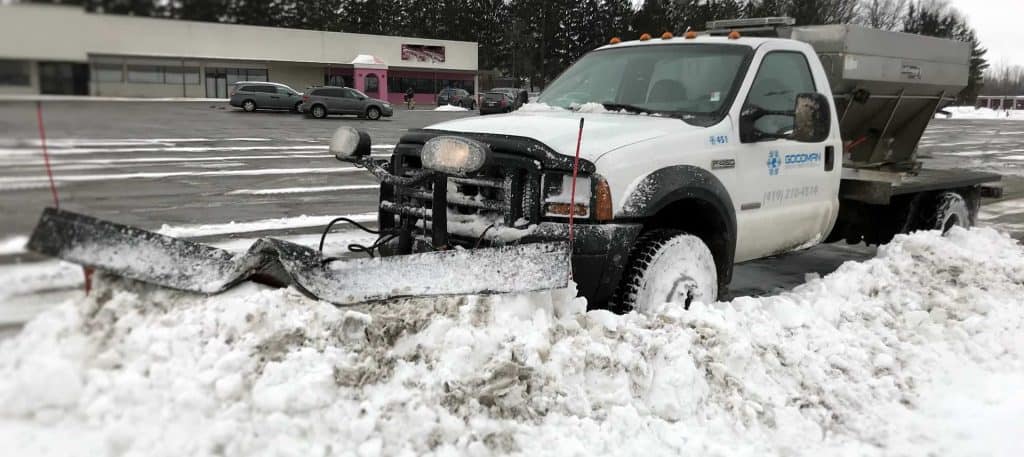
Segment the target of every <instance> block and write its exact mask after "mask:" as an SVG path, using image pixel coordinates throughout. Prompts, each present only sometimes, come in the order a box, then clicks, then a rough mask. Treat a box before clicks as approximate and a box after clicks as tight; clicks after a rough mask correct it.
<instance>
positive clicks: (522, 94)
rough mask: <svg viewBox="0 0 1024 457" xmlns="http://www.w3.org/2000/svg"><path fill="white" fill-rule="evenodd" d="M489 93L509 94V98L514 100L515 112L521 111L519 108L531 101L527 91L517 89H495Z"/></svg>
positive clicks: (513, 107)
mask: <svg viewBox="0 0 1024 457" xmlns="http://www.w3.org/2000/svg"><path fill="white" fill-rule="evenodd" d="M488 92H503V93H505V94H508V96H509V98H511V99H512V109H513V110H517V109H519V107H521V106H523V105H525V104H526V103H527V102H529V101H530V96H529V95H528V94H527V92H526V89H517V88H515V87H495V88H494V89H491V90H489V91H488Z"/></svg>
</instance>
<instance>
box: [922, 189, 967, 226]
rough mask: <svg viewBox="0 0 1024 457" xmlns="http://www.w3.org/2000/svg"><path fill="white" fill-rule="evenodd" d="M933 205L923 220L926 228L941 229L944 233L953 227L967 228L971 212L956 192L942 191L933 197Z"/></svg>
mask: <svg viewBox="0 0 1024 457" xmlns="http://www.w3.org/2000/svg"><path fill="white" fill-rule="evenodd" d="M934 201H935V206H934V210H933V211H932V212H931V214H929V215H928V218H927V219H926V220H925V223H924V228H925V229H927V230H942V233H946V232H948V231H949V229H951V228H953V227H963V228H969V227H970V226H971V212H970V209H968V207H967V200H966V199H964V197H963V196H961V195H960V194H958V193H956V192H943V193H941V194H939V195H937V196H936V197H935V200H934Z"/></svg>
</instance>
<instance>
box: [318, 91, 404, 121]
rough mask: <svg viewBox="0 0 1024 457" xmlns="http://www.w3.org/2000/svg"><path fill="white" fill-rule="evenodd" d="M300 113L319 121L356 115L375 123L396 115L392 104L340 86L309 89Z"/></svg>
mask: <svg viewBox="0 0 1024 457" xmlns="http://www.w3.org/2000/svg"><path fill="white" fill-rule="evenodd" d="M299 111H302V112H304V113H307V114H309V115H310V116H312V117H315V118H317V119H323V118H325V117H327V115H329V114H355V115H357V116H360V117H365V118H367V119H370V120H374V121H375V120H377V119H380V118H381V117H391V116H392V115H394V113H395V112H394V109H393V108H392V107H391V103H388V102H386V101H384V100H379V99H376V98H370V97H369V96H367V95H366V94H364V93H362V92H359V91H358V90H355V89H353V88H351V87H340V86H323V87H315V88H310V89H307V90H306V94H305V95H303V96H302V105H301V106H300V107H299Z"/></svg>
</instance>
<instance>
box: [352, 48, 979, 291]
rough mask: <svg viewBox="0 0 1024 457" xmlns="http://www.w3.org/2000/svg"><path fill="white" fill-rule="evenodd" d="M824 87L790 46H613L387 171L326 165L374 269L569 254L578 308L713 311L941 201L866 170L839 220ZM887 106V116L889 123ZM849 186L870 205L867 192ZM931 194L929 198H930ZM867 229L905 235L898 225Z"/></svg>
mask: <svg viewBox="0 0 1024 457" xmlns="http://www.w3.org/2000/svg"><path fill="white" fill-rule="evenodd" d="M828 32H830V33H831V32H832V31H831V30H829V31H828ZM885 33H888V32H885ZM900 35H902V34H900ZM842 38H843V39H845V35H844V36H843V37H842ZM833 41H834V40H833ZM943 41H945V40H943ZM965 61H966V56H965ZM965 63H966V62H965ZM830 70H831V71H833V73H828V71H827V70H826V68H824V67H823V65H822V58H821V57H819V53H817V52H816V50H815V48H814V47H812V45H810V44H808V43H807V42H805V41H800V40H795V39H790V38H772V37H744V36H741V35H740V34H739V33H735V32H733V33H729V34H728V35H727V36H714V35H710V34H702V35H697V34H692V33H688V34H687V35H686V36H684V37H672V36H670V35H668V34H666V35H665V36H662V37H661V38H651V37H650V36H648V35H644V36H643V37H641V38H640V39H639V40H636V41H630V42H618V40H613V41H612V43H610V44H608V45H606V46H603V47H601V48H598V49H596V50H594V51H592V52H590V53H588V54H587V55H585V56H584V57H582V58H581V59H580V60H579V61H577V62H576V63H575V64H573V65H572V66H571V67H569V68H568V69H567V70H566V71H565V72H564V73H563V74H562V75H561V76H559V77H558V78H557V79H556V80H555V81H553V82H552V83H551V84H550V85H549V86H548V88H547V89H546V90H545V91H544V92H543V93H542V94H541V95H540V97H539V98H538V99H537V100H536V102H535V103H531V104H528V105H525V106H524V107H523V108H522V109H520V110H518V111H516V112H514V113H511V114H507V115H500V116H488V117H476V118H462V119H457V120H453V121H448V122H442V123H439V124H435V125H432V126H429V127H427V128H425V129H421V130H414V131H410V132H409V133H407V134H406V135H404V136H403V137H402V139H401V140H400V141H399V144H398V145H397V146H396V147H395V150H394V153H393V155H392V157H391V159H390V162H388V163H383V164H375V163H374V162H373V161H372V160H371V159H369V158H368V156H366V157H363V158H360V159H353V157H342V156H339V158H340V159H343V160H349V161H356V162H357V163H360V164H362V165H365V166H367V167H368V168H371V169H372V171H374V173H375V174H376V175H377V176H378V177H380V178H381V181H382V187H381V193H380V195H381V201H380V212H379V222H380V230H381V233H382V235H386V236H389V237H390V238H389V240H388V243H386V245H385V246H384V247H383V248H382V251H383V252H384V253H385V254H386V255H402V254H411V253H417V252H424V251H432V250H445V249H456V248H465V249H473V248H478V247H482V246H500V245H508V244H519V243H531V242H547V241H557V240H565V239H572V240H573V246H572V259H573V261H572V263H573V265H572V271H573V279H574V280H575V281H576V283H577V285H578V290H579V292H580V293H581V294H582V295H584V296H586V297H587V298H588V300H589V303H590V305H591V306H595V307H610V308H612V309H616V310H620V311H628V310H633V309H636V310H643V309H644V307H646V306H650V305H652V304H658V303H664V302H680V303H683V304H685V305H687V306H688V305H689V304H690V303H691V302H692V301H694V300H697V301H703V302H710V301H714V300H715V299H716V298H717V296H718V294H719V292H720V291H721V290H723V289H724V288H725V287H726V286H727V285H728V283H729V281H730V279H731V275H732V269H733V264H734V263H737V262H743V261H747V260H752V259H758V258H762V257H766V256H771V255H776V254H781V253H785V252H789V251H793V250H797V249H803V248H809V247H811V246H814V245H816V244H819V243H821V242H824V241H826V240H827V239H828V240H830V241H832V240H835V239H836V237H837V235H836V233H839V236H840V238H847V239H848V240H850V241H851V242H860V241H861V240H869V237H867V236H864V237H861V236H860V235H858V234H857V233H859V232H857V233H855V232H856V230H853V229H851V228H850V227H854V226H856V225H857V224H863V220H864V219H865V218H867V219H870V218H872V217H873V214H874V213H873V211H883V212H887V213H893V212H901V211H902V212H904V213H906V212H907V209H906V206H907V205H909V204H910V202H911V201H912V200H915V197H916V200H917V203H920V204H922V205H924V203H922V202H925V201H926V200H927V202H929V204H930V202H932V201H933V200H934V199H935V198H939V199H942V198H945V197H943V196H942V195H944V194H942V195H940V194H935V195H933V194H932V193H929V194H927V199H925V198H924V197H923V196H924V195H925V194H924V193H923V192H920V191H919V192H918V194H916V195H911V196H908V197H907V198H903V197H900V196H897V195H895V194H897V193H899V192H898V189H900V188H901V187H900V185H899V183H900V182H903V181H902V180H904V179H909V180H912V179H913V176H909V175H906V174H905V173H904V174H902V175H901V174H898V173H895V172H893V171H891V170H888V169H882V168H880V167H881V166H878V167H876V168H877V169H876V170H873V171H874V172H876V173H882V174H884V175H885V179H874V178H863V177H862V178H861V181H860V184H864V183H868V184H877V183H881V184H880V185H885V186H888V187H887V188H888V189H889V191H890V193H892V194H893V195H891V196H888V197H886V198H884V199H882V200H879V201H868V200H870V199H863V198H861V199H860V200H861V201H855V200H857V197H854V200H851V202H852V203H851V204H850V205H849V206H850V207H851V208H852V209H851V210H849V211H846V206H845V205H846V203H845V201H844V199H843V197H842V195H843V187H844V185H843V182H844V178H843V173H844V171H843V170H844V166H843V165H844V164H843V158H844V135H843V133H842V132H843V128H841V125H840V121H841V119H842V118H843V116H845V115H846V114H848V112H849V111H851V109H850V108H849V105H846V106H847V109H846V110H845V111H844V112H843V113H839V112H838V111H837V106H841V104H840V103H837V100H836V99H834V98H833V97H834V95H835V94H834V90H833V87H832V85H831V82H830V76H833V75H834V70H835V69H834V68H831V69H830ZM833 79H834V78H833ZM964 82H966V81H964ZM928 90H930V89H928ZM900 94H901V95H900V98H899V99H897V100H896V102H895V103H887V104H885V106H888V107H891V108H892V110H893V111H892V113H893V114H892V117H896V111H898V109H899V107H900V104H901V102H902V98H903V97H902V94H903V91H902V90H901V92H900ZM943 94H944V91H943ZM943 94H938V95H937V97H932V98H934V99H935V101H927V103H929V104H931V105H928V106H924V105H922V106H923V107H922V108H917V107H915V108H914V110H913V113H914V116H911V118H909V119H910V120H909V121H908V122H907V125H913V126H914V128H918V127H919V128H920V131H919V132H917V133H918V138H919V134H920V132H923V129H924V127H925V126H926V125H927V121H925V123H924V124H923V125H920V122H919V121H917V119H920V118H921V117H922V116H930V115H931V114H932V113H929V112H926V111H927V110H928V108H929V106H930V108H931V110H933V111H934V110H935V109H937V108H938V107H939V105H940V104H941V103H943V102H944V100H946V99H945V98H944V95H943ZM842 96H845V95H842ZM862 98H863V97H862ZM867 98H870V95H869V96H868V97H867ZM884 99H885V98H884V97H883V100H884ZM920 99H923V100H931V99H929V98H927V97H921V98H920ZM846 100H847V103H850V102H849V98H847V99H846ZM915 100H916V99H915ZM904 106H906V105H904ZM922 110H923V111H925V112H924V113H923V114H922ZM861 117H864V118H866V119H869V120H870V118H871V116H865V115H864V113H861ZM876 117H877V116H876ZM852 118H853V117H851V119H852ZM888 121H889V122H887V123H886V124H885V129H882V130H881V133H880V134H879V133H877V132H879V130H880V129H878V128H874V127H871V126H870V125H867V124H865V125H863V126H858V128H863V130H864V131H866V132H869V133H865V134H864V136H865V137H868V136H871V135H874V136H872V137H871V138H867V139H869V140H871V141H869V143H870V144H871V145H872V146H875V147H877V148H884V147H886V145H892V144H894V142H893V141H888V139H887V137H886V136H885V135H886V134H887V132H888V130H889V128H890V124H892V123H893V122H892V121H893V119H892V118H890V119H888ZM865 122H867V121H865ZM889 134H890V135H891V134H892V133H889ZM353 141H355V140H353ZM360 141H363V140H360ZM368 141H369V140H368V139H366V140H365V142H366V143H367V144H368ZM865 141H866V140H861V141H860V142H859V143H858V144H860V143H864V142H865ZM352 144H356V143H355V142H353V143H352ZM847 144H849V143H847ZM911 146H913V147H914V149H915V150H916V141H914V143H913V144H911ZM847 147H848V148H849V146H847ZM342 149H345V148H342ZM346 150H351V151H355V148H348V149H346ZM360 150H362V151H364V152H367V151H368V150H369V149H368V146H366V147H364V148H360ZM893 155H894V153H893V151H889V156H890V157H891V156H893ZM577 158H578V160H576V159H577ZM889 165H891V163H890V164H889ZM865 171H872V170H865ZM975 178H976V179H974V178H972V179H973V180H962V179H961V180H959V181H958V185H959V186H961V187H963V188H964V189H967V190H972V189H973V190H976V188H975V187H972V186H977V185H978V184H979V183H980V182H982V181H985V180H986V179H988V180H991V177H975ZM574 181H575V189H576V191H575V193H573V192H572V191H571V189H573V188H574V186H573V183H574ZM853 187H855V188H856V189H855V192H853V194H857V192H860V193H861V194H865V195H867V194H870V195H871V196H872V198H874V197H877V196H878V194H879V191H878V190H879V189H880V187H879V186H878V185H876V186H875V187H871V186H870V185H869V186H868V190H867V191H865V189H864V187H863V186H861V187H857V186H856V185H855V186H853ZM925 187H927V186H925ZM947 187H949V186H947ZM893 189H897V191H893ZM922 189H923V188H922ZM942 189H943V182H938V183H935V182H933V183H932V186H931V187H928V189H926V190H928V191H929V192H933V193H934V192H935V191H936V190H942ZM962 193H963V194H964V195H967V196H970V195H968V194H969V192H962ZM958 195H959V194H958ZM971 195H973V194H971ZM961 200H964V201H963V202H960V203H962V204H960V206H957V207H956V208H955V210H956V211H960V213H958V214H960V217H959V218H958V219H956V221H957V222H958V223H961V224H964V225H966V224H968V223H969V222H970V220H971V219H972V218H973V215H970V214H967V213H966V212H964V209H963V208H961V207H964V208H966V207H968V206H971V205H973V207H974V208H975V209H976V206H977V203H976V202H974V201H971V202H969V203H968V202H966V200H965V199H964V198H961ZM880 202H881V203H880ZM947 206H948V205H947ZM844 212H845V213H846V216H845V219H844V217H842V215H843V214H844ZM910 212H911V213H912V212H913V211H910ZM570 213H572V216H573V217H572V220H573V223H572V224H570V222H569V221H570ZM903 219H907V217H906V216H904V217H903ZM837 221H845V222H843V224H844V226H843V227H837ZM943 223H945V222H943ZM880 225H887V226H888V225H900V227H902V228H903V229H904V230H907V229H911V228H919V227H916V226H913V225H912V224H910V223H909V222H908V221H907V220H902V221H901V224H892V223H888V222H884V223H881V224H880ZM570 226H571V228H570ZM947 228H948V227H947ZM570 231H571V235H572V236H570ZM893 233H895V232H894V231H893ZM893 233H888V232H886V233H883V234H882V238H884V236H885V235H887V236H889V237H890V238H891V236H892V234H893ZM830 235H831V237H830ZM875 238H878V237H877V236H876V237H875ZM872 239H874V238H872Z"/></svg>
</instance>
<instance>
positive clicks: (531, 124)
mask: <svg viewBox="0 0 1024 457" xmlns="http://www.w3.org/2000/svg"><path fill="white" fill-rule="evenodd" d="M581 117H582V118H584V119H586V121H585V122H584V125H583V141H582V144H581V145H580V157H582V158H584V159H587V160H589V161H591V162H594V161H597V159H598V158H600V157H601V156H602V155H604V154H605V153H608V152H610V151H614V150H616V149H619V148H621V147H623V146H628V145H630V144H634V143H639V142H641V141H647V140H651V139H654V138H658V137H661V136H665V135H668V134H671V133H681V132H686V131H696V130H700V129H702V127H696V126H693V125H690V124H687V123H686V122H683V121H682V120H679V119H675V118H669V117H657V116H645V115H637V114H624V113H615V112H603V113H580V112H573V111H568V110H560V109H559V110H555V109H552V110H550V111H526V112H523V111H516V112H514V113H512V114H507V115H498V116H475V117H464V118H461V119H455V120H451V121H447V122H442V123H440V124H433V125H430V126H428V127H426V128H427V129H430V130H446V131H450V132H466V133H491V134H498V135H514V136H523V137H529V138H532V139H535V140H537V141H540V142H541V143H544V144H546V145H548V147H550V148H552V149H554V150H555V151H556V152H558V153H559V154H564V155H567V156H574V155H575V154H576V137H577V135H578V134H579V127H580V118H581Z"/></svg>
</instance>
